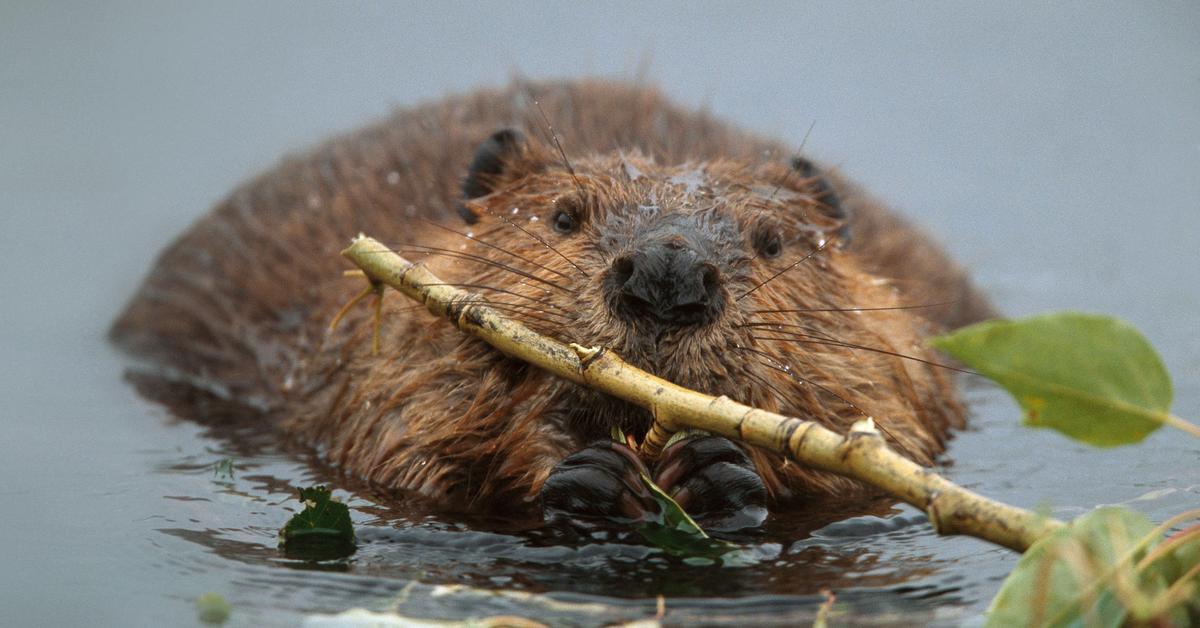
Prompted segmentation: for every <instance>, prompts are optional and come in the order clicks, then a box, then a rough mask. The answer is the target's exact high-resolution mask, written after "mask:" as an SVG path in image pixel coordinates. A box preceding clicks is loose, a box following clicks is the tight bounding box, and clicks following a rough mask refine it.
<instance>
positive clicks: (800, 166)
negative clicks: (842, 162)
mask: <svg viewBox="0 0 1200 628" xmlns="http://www.w3.org/2000/svg"><path fill="white" fill-rule="evenodd" d="M792 168H793V169H794V170H795V171H796V172H798V173H799V174H800V176H802V177H804V178H805V179H813V180H814V181H813V195H814V197H815V198H816V200H817V201H818V202H819V203H821V207H822V209H823V210H824V212H825V214H826V215H828V216H829V217H830V218H834V219H837V220H839V221H841V223H842V226H841V227H839V228H838V246H839V247H842V248H844V247H845V246H846V245H848V244H850V221H849V220H847V218H846V210H845V209H843V208H842V199H841V197H839V196H838V193H837V190H834V189H833V186H832V185H830V183H829V180H828V179H826V178H825V177H824V176H823V175H822V173H821V169H820V168H817V166H816V164H814V163H813V162H811V161H809V160H807V159H805V158H804V157H800V156H798V155H797V156H796V157H793V158H792Z"/></svg>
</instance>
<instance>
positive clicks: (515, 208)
mask: <svg viewBox="0 0 1200 628" xmlns="http://www.w3.org/2000/svg"><path fill="white" fill-rule="evenodd" d="M508 213H510V214H512V215H514V216H516V215H517V214H519V213H521V209H520V208H519V207H514V208H512V209H510V210H508Z"/></svg>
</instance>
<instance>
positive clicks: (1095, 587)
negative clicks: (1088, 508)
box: [987, 507, 1194, 627]
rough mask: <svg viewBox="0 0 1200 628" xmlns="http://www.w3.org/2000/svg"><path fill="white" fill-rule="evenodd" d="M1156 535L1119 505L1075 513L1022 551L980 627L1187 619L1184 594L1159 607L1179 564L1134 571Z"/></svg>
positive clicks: (1167, 562)
mask: <svg viewBox="0 0 1200 628" xmlns="http://www.w3.org/2000/svg"><path fill="white" fill-rule="evenodd" d="M1160 537H1161V534H1160V531H1159V530H1158V529H1156V528H1155V527H1154V525H1153V524H1151V523H1150V521H1149V520H1147V519H1146V517H1144V516H1143V515H1141V514H1139V513H1136V512H1133V511H1130V510H1126V509H1123V508H1112V507H1109V508H1099V509H1097V510H1094V511H1092V512H1090V513H1088V514H1086V515H1083V516H1082V517H1079V518H1078V519H1077V520H1075V521H1074V522H1072V523H1071V525H1070V526H1069V527H1067V528H1063V529H1061V530H1057V531H1055V532H1053V533H1051V534H1050V535H1048V536H1046V537H1045V538H1043V539H1041V540H1039V541H1038V542H1037V543H1035V544H1034V545H1033V546H1032V547H1030V548H1029V550H1027V551H1026V552H1025V555H1024V556H1022V557H1021V560H1020V562H1018V563H1017V566H1016V568H1015V569H1013V571H1012V573H1010V574H1009V575H1008V578H1007V579H1006V580H1005V581H1004V584H1003V586H1001V588H1000V592H999V593H997V594H996V597H995V598H994V599H993V600H992V604H991V607H990V608H989V609H988V615H987V625H988V626H1029V625H1040V626H1114V627H1115V626H1121V625H1124V624H1126V623H1135V624H1138V625H1142V624H1154V623H1155V622H1166V623H1167V624H1170V623H1171V622H1173V621H1175V620H1177V619H1179V618H1180V617H1182V618H1184V619H1186V617H1187V612H1188V611H1187V609H1186V608H1184V607H1183V606H1184V605H1186V604H1187V598H1183V599H1182V600H1181V602H1182V604H1177V605H1176V606H1175V607H1174V608H1170V607H1162V606H1161V602H1162V600H1163V599H1165V598H1163V595H1164V593H1166V592H1167V591H1168V589H1169V587H1170V586H1171V585H1172V583H1174V581H1175V580H1177V579H1178V578H1179V577H1180V573H1181V570H1180V566H1179V565H1178V564H1177V563H1175V562H1174V560H1157V561H1154V562H1149V561H1148V564H1146V565H1143V566H1142V567H1141V568H1140V569H1139V568H1138V562H1139V561H1140V560H1141V559H1142V558H1143V557H1145V556H1146V555H1147V553H1148V552H1150V550H1151V549H1153V548H1154V547H1155V546H1156V545H1158V543H1159V542H1160ZM1171 558H1172V559H1175V558H1176V557H1175V556H1172V557H1171ZM1193 564H1194V563H1193ZM1183 571H1184V572H1185V571H1186V570H1183Z"/></svg>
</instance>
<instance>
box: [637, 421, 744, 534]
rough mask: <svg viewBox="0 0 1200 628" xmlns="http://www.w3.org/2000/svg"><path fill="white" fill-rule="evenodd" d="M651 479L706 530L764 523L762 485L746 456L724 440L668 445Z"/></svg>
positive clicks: (697, 439)
mask: <svg viewBox="0 0 1200 628" xmlns="http://www.w3.org/2000/svg"><path fill="white" fill-rule="evenodd" d="M652 477H653V478H654V482H655V484H658V486H659V487H660V488H662V490H663V491H665V492H666V493H667V494H668V495H670V496H671V497H672V498H674V499H675V501H676V502H678V503H679V505H680V506H682V507H683V509H684V510H686V511H687V512H688V513H689V514H690V515H691V516H692V518H693V519H695V520H696V523H698V524H700V526H701V527H702V528H704V529H705V530H710V531H714V532H737V531H741V530H748V529H752V528H757V527H759V526H761V525H762V523H763V522H764V521H765V520H766V518H767V488H766V485H765V484H763V480H762V477H760V476H759V475H758V471H756V470H755V468H754V463H753V462H751V460H750V457H749V456H747V455H746V452H745V451H744V450H742V448H741V447H740V446H738V445H737V444H735V443H734V442H733V441H731V440H729V439H727V438H722V437H720V436H700V437H693V438H688V439H684V440H681V441H679V442H677V443H675V444H673V445H671V446H670V447H668V448H667V449H666V451H664V452H663V454H662V457H661V458H659V461H658V464H657V465H656V466H655V468H654V474H653V476H652Z"/></svg>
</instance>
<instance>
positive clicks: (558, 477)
mask: <svg viewBox="0 0 1200 628" xmlns="http://www.w3.org/2000/svg"><path fill="white" fill-rule="evenodd" d="M642 474H645V475H647V476H649V475H650V471H649V469H647V468H646V465H645V464H643V463H642V461H641V459H640V458H638V455H637V453H636V452H634V451H633V450H632V449H630V448H629V447H626V446H625V445H623V444H621V443H617V442H613V441H607V440H605V441H596V442H594V443H592V444H591V445H589V446H588V447H587V448H586V449H583V450H580V451H577V452H575V453H573V454H571V455H570V456H567V457H566V458H564V459H563V461H562V462H560V463H558V464H557V465H555V467H554V469H553V470H552V471H550V477H549V478H547V479H546V483H545V484H543V485H542V492H541V500H542V516H543V518H544V519H545V520H546V521H547V522H550V523H557V522H562V521H565V522H570V523H572V524H585V525H586V524H588V523H589V522H594V521H595V520H604V521H614V520H615V521H623V522H638V521H649V520H652V519H654V518H655V517H656V516H657V515H658V512H659V508H658V504H657V503H656V502H655V501H654V498H653V496H651V494H650V490H649V489H648V488H646V485H645V483H644V482H643V481H642V478H641V476H642Z"/></svg>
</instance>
